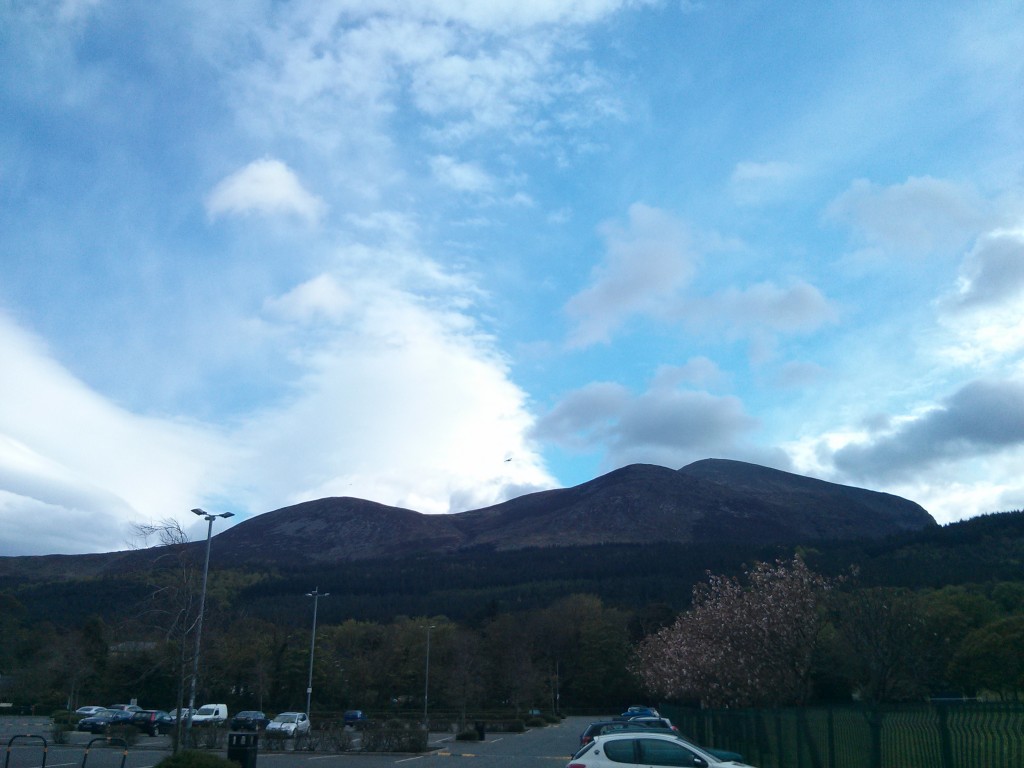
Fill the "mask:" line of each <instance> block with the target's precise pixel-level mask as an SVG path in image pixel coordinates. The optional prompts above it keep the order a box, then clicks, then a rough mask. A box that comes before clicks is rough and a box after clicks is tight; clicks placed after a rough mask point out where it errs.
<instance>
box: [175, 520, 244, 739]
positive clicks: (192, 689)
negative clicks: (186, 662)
mask: <svg viewBox="0 0 1024 768" xmlns="http://www.w3.org/2000/svg"><path fill="white" fill-rule="evenodd" d="M192 514H194V515H199V516H200V517H201V518H203V519H204V520H205V521H206V522H207V526H206V561H205V562H204V563H203V591H202V593H201V596H200V598H199V618H198V619H197V621H196V648H195V652H194V653H193V654H192V682H191V684H190V686H189V694H188V720H186V721H185V743H186V744H188V743H190V741H191V736H192V711H193V710H194V709H195V708H196V678H197V677H199V641H200V640H201V639H202V635H203V613H204V611H205V610H206V577H207V576H208V575H209V573H210V541H211V539H212V538H213V521H214V520H216V519H217V518H218V517H224V518H228V517H234V516H235V513H234V512H221V513H220V514H219V515H211V514H210V513H209V512H207V511H205V510H202V509H193V510H192ZM178 719H179V720H180V719H181V712H179V713H178Z"/></svg>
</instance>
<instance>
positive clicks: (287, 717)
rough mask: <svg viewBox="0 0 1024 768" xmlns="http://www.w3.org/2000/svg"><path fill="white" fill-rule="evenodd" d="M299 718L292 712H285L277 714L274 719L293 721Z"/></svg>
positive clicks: (284, 721) (286, 721)
mask: <svg viewBox="0 0 1024 768" xmlns="http://www.w3.org/2000/svg"><path fill="white" fill-rule="evenodd" d="M298 719H299V716H298V715H296V714H295V713H294V712H286V713H284V714H283V715H278V716H277V717H275V718H274V720H275V721H276V722H278V723H294V722H295V721H296V720H298Z"/></svg>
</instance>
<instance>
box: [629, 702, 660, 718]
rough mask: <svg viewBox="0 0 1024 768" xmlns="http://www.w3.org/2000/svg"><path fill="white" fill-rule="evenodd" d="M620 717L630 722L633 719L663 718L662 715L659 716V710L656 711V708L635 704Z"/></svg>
mask: <svg viewBox="0 0 1024 768" xmlns="http://www.w3.org/2000/svg"><path fill="white" fill-rule="evenodd" d="M619 717H621V718H625V719H626V720H628V719H629V718H631V717H661V715H659V714H658V710H656V709H655V708H654V707H647V706H643V705H641V704H634V705H633V706H632V707H630V708H629V709H627V710H626V711H625V712H623V713H622V714H621V715H619Z"/></svg>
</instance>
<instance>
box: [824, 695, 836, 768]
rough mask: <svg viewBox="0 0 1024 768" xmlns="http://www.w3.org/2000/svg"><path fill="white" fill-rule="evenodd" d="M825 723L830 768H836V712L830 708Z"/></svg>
mask: <svg viewBox="0 0 1024 768" xmlns="http://www.w3.org/2000/svg"><path fill="white" fill-rule="evenodd" d="M825 722H826V723H827V728H828V737H827V741H826V744H827V746H826V749H827V750H828V768H836V718H835V710H834V709H833V708H832V707H829V708H828V714H827V716H826V720H825Z"/></svg>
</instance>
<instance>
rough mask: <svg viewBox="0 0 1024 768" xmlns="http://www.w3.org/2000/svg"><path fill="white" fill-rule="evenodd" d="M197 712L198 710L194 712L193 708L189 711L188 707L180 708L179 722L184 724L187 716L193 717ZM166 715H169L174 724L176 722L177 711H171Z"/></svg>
mask: <svg viewBox="0 0 1024 768" xmlns="http://www.w3.org/2000/svg"><path fill="white" fill-rule="evenodd" d="M197 711H198V710H196V708H195V707H192V708H191V709H190V708H188V707H182V708H181V722H185V721H186V720H188V718H189V715H193V716H194V715H195V713H196V712H197ZM167 714H169V715H170V716H171V719H172V720H174V721H175V722H177V721H178V710H176V709H172V710H171V711H170V712H168V713H167Z"/></svg>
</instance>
